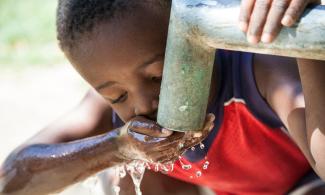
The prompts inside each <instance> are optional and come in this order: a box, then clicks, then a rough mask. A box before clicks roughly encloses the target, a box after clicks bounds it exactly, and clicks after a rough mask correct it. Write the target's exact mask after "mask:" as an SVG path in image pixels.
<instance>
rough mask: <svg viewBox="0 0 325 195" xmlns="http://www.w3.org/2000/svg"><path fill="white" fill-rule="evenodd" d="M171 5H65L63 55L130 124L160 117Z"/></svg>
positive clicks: (85, 0) (154, 1)
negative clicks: (138, 119)
mask: <svg viewBox="0 0 325 195" xmlns="http://www.w3.org/2000/svg"><path fill="white" fill-rule="evenodd" d="M167 1H168V0H167ZM168 4H169V3H168V2H166V3H165V4H164V3H163V2H159V0H141V1H130V0H60V1H59V7H58V13H57V14H58V15H57V31H58V40H59V43H60V46H61V48H62V50H63V52H64V53H65V54H66V56H67V57H68V59H69V60H70V61H71V63H72V64H73V66H74V67H75V68H76V69H77V70H78V72H79V73H80V74H81V75H82V76H83V77H84V78H85V79H86V80H87V81H88V82H89V83H90V84H91V85H92V86H93V87H94V88H96V89H97V91H98V92H99V93H100V94H101V95H102V96H103V97H104V98H105V99H107V100H108V102H109V103H110V104H111V106H112V108H113V109H114V110H115V111H116V112H117V113H118V114H119V116H120V117H121V118H122V119H123V120H125V121H126V120H129V119H130V118H132V117H134V116H135V115H145V116H147V117H150V118H155V116H156V111H157V106H158V98H159V91H160V80H161V75H162V68H163V60H164V51H165V44H166V38H167V28H168V22H169V6H168Z"/></svg>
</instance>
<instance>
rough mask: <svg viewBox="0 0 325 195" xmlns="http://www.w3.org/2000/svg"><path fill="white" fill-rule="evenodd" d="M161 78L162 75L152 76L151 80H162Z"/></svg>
mask: <svg viewBox="0 0 325 195" xmlns="http://www.w3.org/2000/svg"><path fill="white" fill-rule="evenodd" d="M161 79H162V76H154V77H151V80H152V81H154V82H161Z"/></svg>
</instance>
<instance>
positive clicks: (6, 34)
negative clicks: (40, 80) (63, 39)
mask: <svg viewBox="0 0 325 195" xmlns="http://www.w3.org/2000/svg"><path fill="white" fill-rule="evenodd" d="M56 6H57V1H56V0H0V67H1V68H4V67H10V68H14V67H19V68H27V67H30V66H31V65H33V66H40V65H42V66H44V65H47V66H49V65H55V64H59V63H62V61H63V60H64V57H63V55H62V53H61V52H60V50H59V49H58V46H57V43H56V31H55V12H56Z"/></svg>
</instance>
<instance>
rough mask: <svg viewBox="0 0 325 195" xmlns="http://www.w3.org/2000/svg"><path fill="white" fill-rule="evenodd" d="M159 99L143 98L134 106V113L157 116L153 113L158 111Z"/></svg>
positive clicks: (150, 116)
mask: <svg viewBox="0 0 325 195" xmlns="http://www.w3.org/2000/svg"><path fill="white" fill-rule="evenodd" d="M157 109H158V100H156V99H151V100H150V99H148V98H141V99H140V100H139V102H138V103H137V104H136V106H135V107H134V113H135V115H136V116H147V117H149V118H152V117H154V118H155V117H156V116H152V115H153V113H157Z"/></svg>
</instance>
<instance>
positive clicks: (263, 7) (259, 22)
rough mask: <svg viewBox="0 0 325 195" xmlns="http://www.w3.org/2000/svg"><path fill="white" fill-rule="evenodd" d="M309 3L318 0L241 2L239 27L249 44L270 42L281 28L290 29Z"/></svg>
mask: <svg viewBox="0 0 325 195" xmlns="http://www.w3.org/2000/svg"><path fill="white" fill-rule="evenodd" d="M309 3H319V0H242V2H241V9H240V14H239V27H240V29H241V30H242V31H243V32H245V33H246V34H247V40H248V42H250V43H253V44H257V43H258V42H259V41H260V40H261V41H262V42H264V43H270V42H272V41H273V40H274V39H275V38H276V36H277V35H278V33H279V32H280V30H281V28H282V27H283V26H287V27H291V26H292V25H293V24H294V23H295V22H296V21H297V20H298V19H299V17H300V16H301V15H302V13H303V11H304V10H305V8H306V6H307V5H308V4H309Z"/></svg>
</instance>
